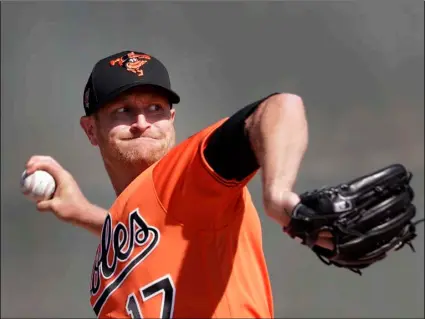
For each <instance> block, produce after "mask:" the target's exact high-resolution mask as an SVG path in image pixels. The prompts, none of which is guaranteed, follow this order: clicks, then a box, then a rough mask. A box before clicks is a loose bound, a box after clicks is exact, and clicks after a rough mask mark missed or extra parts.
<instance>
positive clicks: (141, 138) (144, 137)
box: [124, 136, 158, 141]
mask: <svg viewBox="0 0 425 319" xmlns="http://www.w3.org/2000/svg"><path fill="white" fill-rule="evenodd" d="M124 140H125V141H133V140H149V141H156V140H158V139H157V138H154V137H149V136H137V137H130V138H125V139H124Z"/></svg>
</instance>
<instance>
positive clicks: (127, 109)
mask: <svg viewBox="0 0 425 319" xmlns="http://www.w3.org/2000/svg"><path fill="white" fill-rule="evenodd" d="M129 111H130V108H128V107H126V106H123V107H120V108H117V109H116V110H115V113H128V112H129Z"/></svg>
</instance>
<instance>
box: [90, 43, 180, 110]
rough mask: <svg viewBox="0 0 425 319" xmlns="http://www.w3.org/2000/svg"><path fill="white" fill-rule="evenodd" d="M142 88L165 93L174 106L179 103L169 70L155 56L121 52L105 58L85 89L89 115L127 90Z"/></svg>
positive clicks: (97, 66)
mask: <svg viewBox="0 0 425 319" xmlns="http://www.w3.org/2000/svg"><path fill="white" fill-rule="evenodd" d="M142 85H143V86H144V85H149V86H153V87H156V88H158V89H160V90H162V91H164V94H166V95H167V96H168V99H169V101H170V104H171V105H172V104H177V103H179V102H180V97H179V96H178V95H177V94H176V93H175V92H174V91H173V90H171V83H170V76H169V74H168V71H167V69H166V67H165V66H164V64H162V62H161V61H159V60H158V59H156V58H155V57H153V56H152V55H149V54H146V53H143V52H137V51H122V52H119V53H116V54H113V55H110V56H108V57H106V58H103V59H102V60H100V61H98V62H97V63H96V64H95V66H94V67H93V70H92V72H91V74H90V77H89V79H88V81H87V84H86V86H85V88H84V96H83V105H84V110H85V112H86V115H90V114H93V113H94V112H96V111H97V110H98V109H100V108H101V107H102V106H103V105H104V104H105V103H108V102H110V101H111V100H113V99H114V98H116V97H117V96H118V95H119V94H121V93H123V92H124V91H126V90H128V89H131V88H134V87H136V86H142Z"/></svg>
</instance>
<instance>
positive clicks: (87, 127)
mask: <svg viewBox="0 0 425 319" xmlns="http://www.w3.org/2000/svg"><path fill="white" fill-rule="evenodd" d="M80 125H81V127H82V128H83V130H84V132H85V133H86V135H87V137H88V138H89V141H90V143H91V144H92V145H93V146H97V145H98V142H97V137H96V134H95V129H96V123H95V121H94V118H93V117H92V116H82V117H81V118H80Z"/></svg>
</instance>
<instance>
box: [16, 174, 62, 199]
mask: <svg viewBox="0 0 425 319" xmlns="http://www.w3.org/2000/svg"><path fill="white" fill-rule="evenodd" d="M55 189H56V182H55V180H54V178H53V176H52V175H50V174H49V173H47V172H46V171H35V172H34V173H33V174H31V175H28V174H27V172H26V171H24V172H23V173H22V176H21V190H22V193H23V194H24V195H26V196H27V197H29V198H30V199H31V200H34V201H40V200H46V199H50V198H51V197H52V195H53V193H54V192H55Z"/></svg>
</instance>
